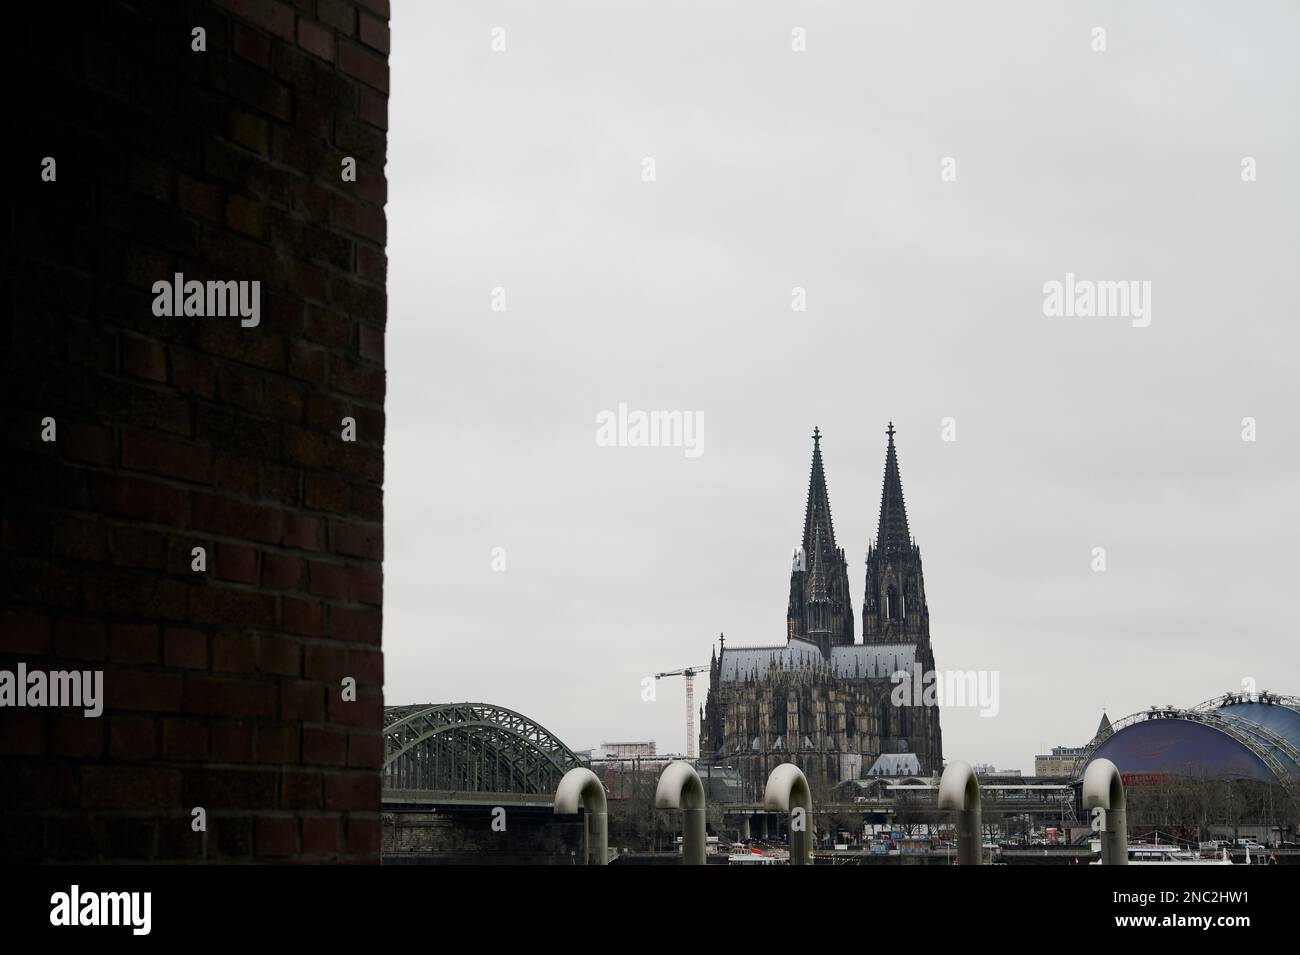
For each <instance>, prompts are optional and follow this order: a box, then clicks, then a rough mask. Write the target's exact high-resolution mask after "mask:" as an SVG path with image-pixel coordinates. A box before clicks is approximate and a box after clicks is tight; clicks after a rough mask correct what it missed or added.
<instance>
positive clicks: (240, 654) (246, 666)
mask: <svg viewBox="0 0 1300 955" xmlns="http://www.w3.org/2000/svg"><path fill="white" fill-rule="evenodd" d="M212 669H213V671H214V672H216V673H252V672H253V671H254V670H256V669H257V638H256V637H252V636H249V635H248V634H246V633H242V632H241V633H219V634H217V635H216V636H214V637H213V638H212Z"/></svg>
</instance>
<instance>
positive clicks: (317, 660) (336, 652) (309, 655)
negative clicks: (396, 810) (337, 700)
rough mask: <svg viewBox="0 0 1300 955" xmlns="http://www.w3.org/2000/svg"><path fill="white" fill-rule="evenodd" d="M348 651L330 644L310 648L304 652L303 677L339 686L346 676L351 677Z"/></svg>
mask: <svg viewBox="0 0 1300 955" xmlns="http://www.w3.org/2000/svg"><path fill="white" fill-rule="evenodd" d="M347 660H348V656H347V651H346V650H345V649H343V648H342V647H336V646H331V645H329V644H315V645H312V646H308V647H307V648H306V650H305V651H304V652H303V675H304V676H305V677H307V679H309V680H324V681H325V682H327V683H331V684H334V685H335V686H337V685H338V683H339V681H340V680H342V679H343V678H344V677H345V676H351V674H350V673H348V667H347Z"/></svg>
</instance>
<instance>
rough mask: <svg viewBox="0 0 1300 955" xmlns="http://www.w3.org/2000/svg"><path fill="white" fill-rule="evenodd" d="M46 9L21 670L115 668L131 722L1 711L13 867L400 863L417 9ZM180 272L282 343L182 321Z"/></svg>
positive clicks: (8, 514) (31, 295)
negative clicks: (407, 228)
mask: <svg viewBox="0 0 1300 955" xmlns="http://www.w3.org/2000/svg"><path fill="white" fill-rule="evenodd" d="M33 6H35V7H41V6H48V7H49V9H48V12H45V11H42V10H32V11H29V12H27V13H25V14H22V15H19V14H13V15H11V19H9V20H7V21H6V30H5V31H4V37H5V40H6V41H7V42H6V43H5V54H6V58H7V60H8V61H9V63H10V65H11V66H12V67H13V68H14V69H15V74H14V75H15V76H18V77H21V80H22V83H23V89H22V92H21V95H18V96H16V97H15V99H16V100H18V101H20V102H19V105H18V106H17V108H18V109H19V110H20V112H19V113H18V114H17V115H16V116H12V117H11V126H10V128H11V130H12V131H14V132H15V136H14V137H12V140H13V141H12V143H9V144H7V146H6V153H7V154H8V156H7V159H6V162H8V163H11V164H12V167H11V169H9V170H8V175H7V179H6V184H7V186H8V187H9V188H7V190H6V195H5V197H4V200H3V201H4V203H5V206H6V212H7V213H8V214H7V215H6V216H5V219H4V228H5V239H4V241H5V246H6V248H5V249H4V255H5V262H6V284H8V285H9V289H8V290H7V295H8V296H9V297H10V298H11V307H9V308H7V309H6V310H5V311H4V313H3V315H2V316H0V339H2V341H0V371H2V372H3V383H2V385H0V387H3V389H4V390H3V399H4V400H3V405H2V406H0V426H2V428H3V434H4V444H5V447H4V465H3V471H2V472H0V473H2V474H3V483H2V484H0V668H3V669H8V670H13V669H15V668H16V666H17V664H18V662H19V661H22V662H24V663H26V665H27V666H28V668H30V669H43V670H56V669H72V668H76V669H84V668H87V667H96V668H102V669H103V671H104V698H105V703H104V713H103V715H102V716H101V717H100V718H98V719H88V718H86V717H83V716H81V715H80V711H79V710H69V709H23V710H13V709H8V708H6V709H4V710H0V861H6V862H7V861H19V862H29V861H43V860H47V861H48V860H58V861H66V862H75V861H91V862H114V861H168V862H171V861H202V860H208V861H222V862H224V861H255V860H267V861H293V860H296V859H303V860H307V861H313V862H319V861H324V862H330V861H349V862H351V861H378V859H379V853H380V839H381V835H380V826H379V821H378V820H379V816H378V809H379V788H380V781H379V774H378V768H379V766H380V764H381V762H382V757H383V740H382V713H383V710H382V704H383V695H382V694H383V687H382V684H383V658H382V654H381V651H380V635H381V626H382V606H381V598H382V567H381V561H382V558H383V494H382V479H383V437H384V407H383V401H384V327H385V321H386V300H385V289H384V282H385V271H386V258H385V253H384V242H385V235H386V230H387V222H386V217H385V214H384V202H385V201H386V195H387V188H386V183H385V181H384V171H383V170H384V161H385V154H386V129H387V123H388V119H387V111H388V110H387V107H388V103H387V99H388V63H387V57H388V50H389V30H388V4H387V3H386V2H383V0H364V2H362V0H355V2H354V0H299V2H289V0H136V2H131V3H128V2H125V0H104V2H101V3H96V4H93V5H87V6H86V10H89V11H91V12H88V13H85V15H82V13H77V14H75V15H72V14H70V13H68V11H67V10H66V9H65V7H64V6H63V5H59V4H53V5H33ZM92 8H93V9H92ZM196 26H202V27H203V28H204V29H205V30H206V31H207V51H206V52H195V51H193V50H192V49H191V30H192V29H193V28H194V27H196ZM46 156H52V157H54V158H55V160H56V162H57V179H56V181H54V182H42V181H41V180H40V173H41V163H42V160H43V158H44V157H46ZM343 156H353V157H355V158H356V160H357V170H358V175H359V177H360V179H359V181H358V182H355V183H345V182H343V181H342V179H341V176H340V170H341V166H340V160H341V158H342V157H343ZM174 272H183V273H184V274H185V277H186V278H187V279H199V280H201V281H206V280H222V281H229V280H237V281H252V280H258V281H260V282H261V283H262V300H261V324H260V325H259V326H258V327H256V328H242V327H241V326H240V324H239V319H238V317H226V318H217V317H188V318H185V317H182V318H159V317H156V316H155V315H154V314H153V312H152V303H153V291H152V285H153V283H154V282H156V281H158V280H160V279H166V280H170V279H171V277H172V274H173V273H174ZM345 415H346V416H351V417H352V418H354V419H355V420H356V422H357V428H358V434H357V441H356V443H354V444H352V443H349V444H344V443H343V442H342V440H341V437H340V429H341V423H340V419H341V418H342V417H343V416H345ZM47 416H49V417H53V418H55V419H56V422H57V428H58V432H57V435H58V439H57V441H55V442H51V443H47V442H43V441H42V440H41V429H42V418H44V417H47ZM195 547H203V548H204V549H205V551H206V560H207V566H206V569H205V570H203V571H201V572H198V571H195V570H194V569H193V567H192V562H193V548H195ZM347 676H351V677H353V678H354V679H355V680H356V681H357V691H358V692H357V701H356V702H355V703H344V702H342V701H341V699H340V680H341V679H342V678H343V677H347ZM196 806H202V807H204V808H205V809H206V810H207V819H208V832H207V833H206V835H205V834H202V833H195V832H193V830H192V829H191V826H190V820H191V809H192V808H193V807H196Z"/></svg>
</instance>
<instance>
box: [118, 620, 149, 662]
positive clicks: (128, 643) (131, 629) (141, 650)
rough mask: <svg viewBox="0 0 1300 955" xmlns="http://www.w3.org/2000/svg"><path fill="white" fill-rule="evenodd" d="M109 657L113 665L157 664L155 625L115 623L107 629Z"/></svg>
mask: <svg viewBox="0 0 1300 955" xmlns="http://www.w3.org/2000/svg"><path fill="white" fill-rule="evenodd" d="M109 646H110V649H109V657H110V658H111V659H112V660H113V662H114V663H157V662H158V657H159V653H158V649H159V637H158V627H157V625H156V624H126V623H115V624H113V625H112V627H110V628H109Z"/></svg>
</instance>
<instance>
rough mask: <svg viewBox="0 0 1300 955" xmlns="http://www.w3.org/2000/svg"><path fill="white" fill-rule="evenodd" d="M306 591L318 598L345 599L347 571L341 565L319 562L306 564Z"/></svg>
mask: <svg viewBox="0 0 1300 955" xmlns="http://www.w3.org/2000/svg"><path fill="white" fill-rule="evenodd" d="M307 574H308V578H309V583H308V588H307V589H308V590H309V591H310V592H311V593H313V594H316V595H317V596H320V597H334V598H338V599H345V598H347V596H348V569H347V568H346V567H344V566H343V565H341V564H326V563H323V562H322V561H319V560H312V561H308V562H307Z"/></svg>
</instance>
